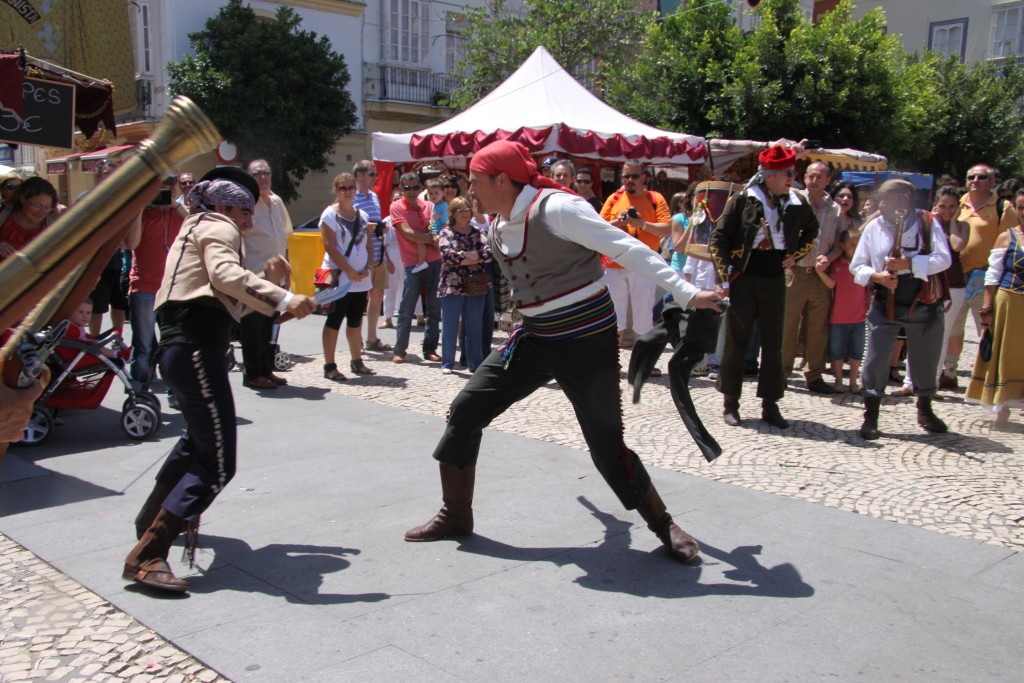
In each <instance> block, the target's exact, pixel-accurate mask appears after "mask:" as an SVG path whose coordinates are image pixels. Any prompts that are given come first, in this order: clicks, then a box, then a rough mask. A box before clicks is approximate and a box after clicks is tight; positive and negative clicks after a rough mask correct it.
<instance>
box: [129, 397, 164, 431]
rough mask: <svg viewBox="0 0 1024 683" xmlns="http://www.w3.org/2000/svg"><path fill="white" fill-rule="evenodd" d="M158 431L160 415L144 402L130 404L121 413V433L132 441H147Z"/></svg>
mask: <svg viewBox="0 0 1024 683" xmlns="http://www.w3.org/2000/svg"><path fill="white" fill-rule="evenodd" d="M158 429H160V413H158V412H157V411H156V410H154V409H153V406H151V405H149V404H148V403H144V402H136V403H130V404H129V405H126V406H125V409H124V411H123V412H122V413H121V431H123V432H124V433H125V434H126V435H128V437H130V438H132V439H148V438H149V437H151V436H153V435H154V434H156V432H157V430H158Z"/></svg>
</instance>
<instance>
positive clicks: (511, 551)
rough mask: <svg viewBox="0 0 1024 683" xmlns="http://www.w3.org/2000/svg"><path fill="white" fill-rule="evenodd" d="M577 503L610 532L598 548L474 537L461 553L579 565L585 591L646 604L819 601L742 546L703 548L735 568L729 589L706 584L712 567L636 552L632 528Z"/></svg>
mask: <svg viewBox="0 0 1024 683" xmlns="http://www.w3.org/2000/svg"><path fill="white" fill-rule="evenodd" d="M577 500H579V501H580V504H581V505H583V506H584V507H586V508H587V509H588V510H590V512H591V514H592V515H593V516H594V517H595V518H596V519H597V520H598V521H600V522H601V523H602V524H603V525H604V527H605V534H604V540H603V541H602V542H601V543H600V544H598V545H597V546H594V547H586V548H579V547H547V548H544V547H537V548H522V547H516V546H511V545H508V544H505V543H502V542H500V541H495V540H493V539H490V538H487V537H485V536H480V535H474V536H469V537H467V538H464V539H461V540H460V541H459V550H460V551H462V552H467V553H472V554H476V555H486V556H488V557H496V558H499V559H505V560H519V561H522V562H536V561H545V562H551V563H552V564H555V565H557V566H559V567H564V566H568V565H576V566H577V567H579V568H580V569H582V570H583V572H584V575H583V576H580V577H578V578H577V579H575V582H576V583H577V584H579V585H580V586H583V587H584V588H589V589H591V590H598V591H605V592H613V593H625V594H628V595H635V596H637V597H644V598H648V597H653V598H692V597H698V596H704V595H750V596H756V597H774V598H808V597H811V596H812V595H814V588H813V587H812V586H810V585H809V584H807V583H806V582H805V581H804V580H803V579H802V578H801V577H800V573H799V572H798V571H797V570H796V568H795V567H794V566H793V565H792V564H790V563H784V564H779V565H775V566H774V567H765V566H762V565H761V563H760V562H758V560H757V555H759V554H760V553H761V550H762V546H759V545H758V546H739V547H737V548H735V549H734V550H733V551H732V552H726V551H724V550H721V549H719V548H715V547H714V546H710V545H707V544H706V543H702V544H701V553H702V555H703V556H704V557H710V558H714V559H715V560H717V561H718V562H721V563H725V564H728V565H731V566H732V567H733V568H732V569H728V570H726V571H725V572H723V575H724V576H725V577H726V578H727V579H729V580H730V581H731V582H730V583H726V582H716V583H706V584H702V583H700V578H701V575H702V574H703V573H704V568H705V566H708V563H707V562H706V561H705V560H699V561H697V562H694V563H692V564H689V565H680V564H679V563H678V562H676V561H675V560H673V559H671V558H670V557H669V556H668V553H667V551H666V550H665V549H664V548H658V549H657V550H656V551H654V552H647V551H644V550H634V549H632V548H631V547H630V542H631V536H630V533H629V531H630V529H631V528H632V526H633V525H632V523H631V522H626V521H623V520H621V519H618V518H616V517H615V516H614V515H611V514H608V513H606V512H602V511H600V510H598V509H597V508H595V507H594V506H593V505H592V504H591V503H590V501H588V500H587V499H586V498H585V497H583V496H580V497H579V498H577Z"/></svg>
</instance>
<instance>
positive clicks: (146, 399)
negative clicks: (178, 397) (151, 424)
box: [121, 391, 161, 415]
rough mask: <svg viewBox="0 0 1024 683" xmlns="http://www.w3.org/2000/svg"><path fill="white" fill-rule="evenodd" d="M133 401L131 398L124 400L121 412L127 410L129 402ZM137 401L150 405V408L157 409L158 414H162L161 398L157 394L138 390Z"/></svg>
mask: <svg viewBox="0 0 1024 683" xmlns="http://www.w3.org/2000/svg"><path fill="white" fill-rule="evenodd" d="M131 402H132V400H131V399H130V398H129V399H128V400H126V401H125V402H124V403H125V404H124V406H122V407H121V412H124V411H125V410H127V409H128V404H129V403H131ZM135 402H136V403H145V404H146V405H147V406H149V407H150V408H152V409H153V410H155V411H156V414H157V415H159V414H160V410H161V406H160V399H159V398H157V396H156V394H154V393H153V392H151V391H139V392H136V393H135Z"/></svg>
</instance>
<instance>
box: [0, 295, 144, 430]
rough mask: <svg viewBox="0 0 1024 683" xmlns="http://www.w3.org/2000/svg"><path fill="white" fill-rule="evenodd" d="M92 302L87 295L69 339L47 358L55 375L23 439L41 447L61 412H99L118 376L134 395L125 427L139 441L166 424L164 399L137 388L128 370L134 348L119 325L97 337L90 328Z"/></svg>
mask: <svg viewBox="0 0 1024 683" xmlns="http://www.w3.org/2000/svg"><path fill="white" fill-rule="evenodd" d="M91 316H92V302H91V301H89V300H88V299H86V300H85V301H84V302H82V303H81V304H80V305H79V306H78V308H77V309H76V310H75V313H74V314H73V315H72V316H71V320H70V321H69V322H70V324H69V325H68V329H67V331H66V332H65V334H64V337H63V338H62V339H61V340H60V341H59V342H58V344H57V347H56V349H55V350H54V353H53V355H51V356H50V357H49V359H48V360H47V364H48V365H49V366H50V373H51V376H52V377H53V379H52V381H51V382H50V384H49V386H47V387H46V390H45V391H43V394H42V396H40V397H39V400H37V401H36V405H35V408H34V409H33V411H32V418H31V419H30V420H29V424H28V427H26V429H25V438H24V439H22V440H21V441H20V442H19V443H21V444H24V445H28V446H37V445H39V444H41V443H43V442H44V441H45V440H46V439H47V438H48V437H49V436H50V434H51V433H52V432H53V428H54V427H55V426H59V425H61V424H63V421H62V420H60V418H58V417H57V411H58V410H64V409H79V410H95V409H96V408H97V407H99V405H100V403H101V402H102V401H103V399H104V397H105V396H106V394H107V390H108V389H109V388H110V385H111V384H112V383H113V381H114V378H117V379H119V380H120V381H121V383H122V384H123V385H124V387H125V393H126V394H127V396H128V398H127V399H126V400H125V402H124V405H123V406H122V409H121V429H122V430H123V431H124V433H125V434H126V435H128V436H129V437H130V438H133V439H146V438H149V437H151V436H153V435H154V434H156V432H157V430H158V429H159V428H160V400H159V399H158V398H157V397H156V396H155V395H153V394H151V393H149V392H148V391H136V390H135V388H134V387H133V385H132V382H131V379H130V378H129V377H128V374H127V372H126V371H125V364H126V362H127V361H128V359H129V358H130V357H131V347H128V346H125V345H124V342H123V341H122V340H121V335H120V334H119V332H118V330H117V329H111V330H108V331H106V332H103V333H102V334H100V336H99V337H96V338H95V339H94V338H93V337H91V336H90V335H89V333H88V332H87V329H88V325H89V319H90V317H91Z"/></svg>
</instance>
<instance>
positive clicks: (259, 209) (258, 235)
mask: <svg viewBox="0 0 1024 683" xmlns="http://www.w3.org/2000/svg"><path fill="white" fill-rule="evenodd" d="M249 174H250V175H252V176H253V177H254V178H256V183H257V184H258V185H259V186H260V196H259V198H258V199H257V200H256V206H255V207H254V208H253V212H252V229H250V230H246V231H244V232H243V233H242V267H243V268H245V269H246V270H250V271H252V272H254V273H257V272H260V271H262V270H263V264H265V263H266V262H267V261H268V260H269V259H271V258H273V257H275V256H281V257H286V255H287V253H288V235H289V234H290V233H291V231H292V219H291V216H289V215H288V209H287V208H286V207H285V205H284V200H283V199H281V198H280V197H279V196H277V195H276V194H274V192H273V190H271V189H270V177H271V175H270V164H268V163H267V161H266V159H254V160H253V161H251V162H250V163H249ZM272 282H273V281H272ZM273 284H275V285H279V286H282V287H286V288H287V287H288V283H287V282H273ZM274 317H275V316H273V315H264V314H262V313H258V312H252V313H249V314H248V315H246V316H245V317H243V318H242V322H241V325H240V329H241V332H240V341H241V342H242V362H243V363H244V364H245V378H244V380H243V381H242V384H243V385H244V386H246V387H248V388H250V389H256V390H268V389H276V388H277V387H278V386H279V385H281V384H287V383H288V380H286V379H285V378H284V377H278V376H277V375H275V374H274V353H273V350H272V348H271V343H270V340H271V339H272V337H273V333H274Z"/></svg>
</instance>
